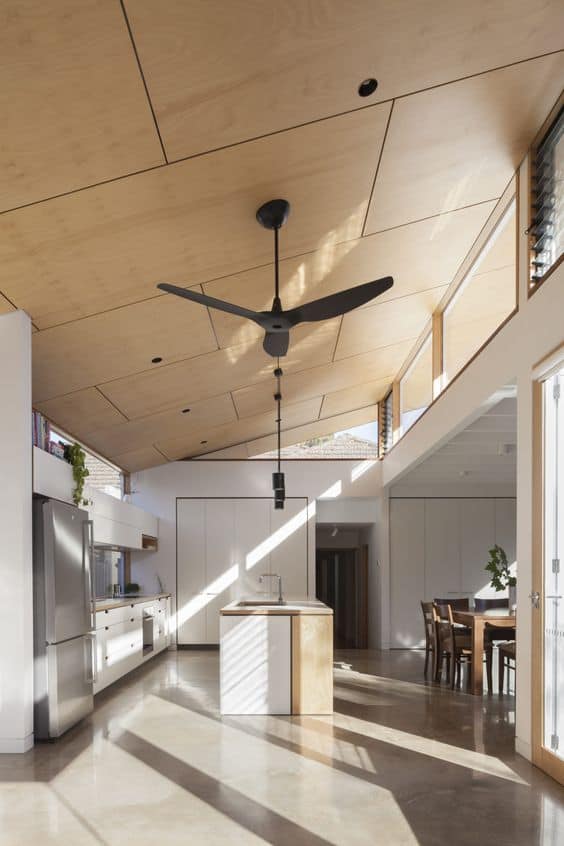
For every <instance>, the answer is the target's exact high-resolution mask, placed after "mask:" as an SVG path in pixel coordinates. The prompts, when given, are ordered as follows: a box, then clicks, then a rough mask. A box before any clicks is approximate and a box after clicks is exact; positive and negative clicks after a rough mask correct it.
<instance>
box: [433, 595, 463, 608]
mask: <svg viewBox="0 0 564 846" xmlns="http://www.w3.org/2000/svg"><path fill="white" fill-rule="evenodd" d="M433 602H434V603H436V605H450V607H451V608H454V609H455V611H469V610H470V600H469V599H468V597H467V596H459V597H458V598H456V599H436V598H435V599H434V600H433Z"/></svg>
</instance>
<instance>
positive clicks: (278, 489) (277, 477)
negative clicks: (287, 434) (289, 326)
mask: <svg viewBox="0 0 564 846" xmlns="http://www.w3.org/2000/svg"><path fill="white" fill-rule="evenodd" d="M274 376H275V377H276V393H275V394H274V399H275V401H276V411H277V413H276V433H277V437H278V469H277V471H276V473H273V474H272V490H273V491H274V508H276V509H281V508H284V500H285V499H286V487H285V484H284V473H282V471H281V469H280V452H281V430H280V427H281V425H282V415H281V411H280V405H281V402H282V389H281V385H280V377H281V376H282V368H281V367H280V362H278V367H277V368H276V370H275V371H274Z"/></svg>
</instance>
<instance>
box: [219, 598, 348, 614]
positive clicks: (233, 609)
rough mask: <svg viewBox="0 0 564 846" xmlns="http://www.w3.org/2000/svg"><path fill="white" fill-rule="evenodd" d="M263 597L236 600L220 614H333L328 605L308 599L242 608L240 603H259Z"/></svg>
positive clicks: (295, 599)
mask: <svg viewBox="0 0 564 846" xmlns="http://www.w3.org/2000/svg"><path fill="white" fill-rule="evenodd" d="M260 599H261V597H255V596H253V597H242V598H241V599H236V600H234V601H233V602H230V603H229V605H226V606H225V607H224V608H222V609H221V611H220V612H219V613H220V614H226V615H249V614H262V615H265V614H273V615H289V616H291V617H295V616H299V615H302V614H310V615H311V614H315V615H320V614H326V615H329V614H333V609H332V608H329V606H328V605H325V604H324V603H323V602H320V601H319V600H318V599H307V598H303V599H302V598H292V599H286V600H284V602H285V604H284V605H246V606H242V605H241V604H240V603H241V602H245V600H246V601H247V602H248V601H252V602H258V601H259V600H260ZM272 601H273V600H272V599H270V600H269V599H265V602H272Z"/></svg>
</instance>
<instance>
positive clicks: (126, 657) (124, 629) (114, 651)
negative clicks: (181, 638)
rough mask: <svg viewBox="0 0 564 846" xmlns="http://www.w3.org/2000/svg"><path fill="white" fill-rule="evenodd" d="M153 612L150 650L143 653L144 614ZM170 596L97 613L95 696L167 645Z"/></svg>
mask: <svg viewBox="0 0 564 846" xmlns="http://www.w3.org/2000/svg"><path fill="white" fill-rule="evenodd" d="M144 609H151V610H152V612H153V650H152V651H151V652H148V653H146V654H143V611H144ZM170 612H171V600H170V597H169V596H162V597H157V598H155V599H151V600H147V601H146V602H134V603H128V604H127V605H120V606H118V607H117V608H109V609H107V610H99V611H97V612H96V668H97V680H96V682H95V684H94V693H99V692H100V691H101V690H103V689H104V688H105V687H107V686H108V685H109V684H112V682H115V681H117V680H118V679H119V678H121V677H122V676H124V675H126V674H127V673H129V672H131V670H134V669H135V668H136V667H138V666H140V665H141V664H142V663H144V661H147V660H149V659H150V658H151V657H152V656H154V655H156V654H157V653H158V652H162V651H163V650H164V649H166V648H167V646H168V645H169V632H170Z"/></svg>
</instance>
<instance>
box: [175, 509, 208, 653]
mask: <svg viewBox="0 0 564 846" xmlns="http://www.w3.org/2000/svg"><path fill="white" fill-rule="evenodd" d="M176 513H177V520H176V538H177V541H176V560H177V567H178V584H177V596H176V603H177V628H178V642H179V643H205V640H206V612H205V594H204V591H205V588H206V503H205V500H202V499H179V500H178V501H177V504H176Z"/></svg>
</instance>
